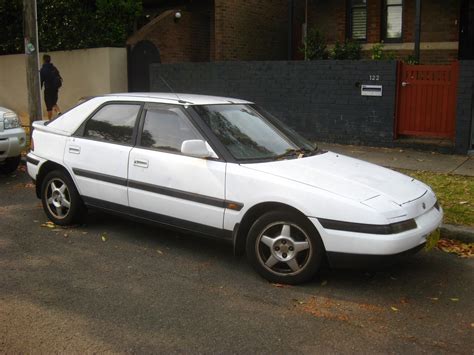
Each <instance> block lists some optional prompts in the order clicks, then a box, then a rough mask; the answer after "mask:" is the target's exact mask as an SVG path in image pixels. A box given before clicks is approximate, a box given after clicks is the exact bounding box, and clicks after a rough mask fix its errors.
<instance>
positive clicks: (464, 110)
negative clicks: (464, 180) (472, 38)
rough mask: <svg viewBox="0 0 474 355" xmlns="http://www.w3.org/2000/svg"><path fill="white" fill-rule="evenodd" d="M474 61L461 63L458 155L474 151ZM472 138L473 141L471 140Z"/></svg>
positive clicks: (457, 126) (457, 110)
mask: <svg viewBox="0 0 474 355" xmlns="http://www.w3.org/2000/svg"><path fill="white" fill-rule="evenodd" d="M473 105H474V61H473V60H469V61H468V60H461V61H460V62H459V84H458V103H457V107H456V148H455V150H456V153H460V154H465V153H466V152H467V151H468V150H470V149H474V147H473V146H471V144H474V132H471V129H473V128H474V127H472V124H473V122H474V107H473ZM471 137H473V138H472V140H471Z"/></svg>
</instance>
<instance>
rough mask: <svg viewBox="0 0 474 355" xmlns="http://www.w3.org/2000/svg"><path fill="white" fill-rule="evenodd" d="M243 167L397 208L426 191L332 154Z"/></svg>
mask: <svg viewBox="0 0 474 355" xmlns="http://www.w3.org/2000/svg"><path fill="white" fill-rule="evenodd" d="M243 166H244V167H247V168H249V169H253V170H257V171H260V172H264V173H268V174H271V175H274V176H279V177H281V178H285V179H289V180H292V181H295V182H299V183H302V184H306V185H309V186H312V187H315V188H318V189H322V190H326V191H329V192H331V193H335V194H337V195H340V196H343V197H346V198H349V199H352V200H356V201H359V202H364V201H367V200H371V199H373V198H375V197H378V196H383V197H385V198H387V199H389V200H390V201H393V202H395V203H396V204H398V205H400V206H401V205H403V204H404V203H407V202H411V201H413V200H416V199H418V198H420V197H421V196H423V195H424V194H425V193H426V192H427V189H428V187H427V186H426V185H424V184H422V183H421V182H419V181H417V180H415V179H413V178H411V177H408V176H406V175H403V174H400V173H397V172H395V171H393V170H390V169H386V168H383V167H380V166H378V165H375V164H371V163H367V162H364V161H361V160H358V159H353V158H350V157H346V156H344V155H340V154H336V153H332V152H327V153H324V154H319V155H315V156H312V157H306V158H302V159H288V160H279V161H274V162H266V163H256V164H243Z"/></svg>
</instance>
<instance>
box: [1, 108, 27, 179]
mask: <svg viewBox="0 0 474 355" xmlns="http://www.w3.org/2000/svg"><path fill="white" fill-rule="evenodd" d="M25 146H26V135H25V130H24V129H23V128H21V124H20V120H19V119H18V116H17V114H16V113H15V112H13V111H12V110H9V109H7V108H5V107H0V173H4V174H9V173H11V172H13V171H15V170H16V168H17V167H18V165H19V164H20V160H21V151H22V150H23V149H24V148H25Z"/></svg>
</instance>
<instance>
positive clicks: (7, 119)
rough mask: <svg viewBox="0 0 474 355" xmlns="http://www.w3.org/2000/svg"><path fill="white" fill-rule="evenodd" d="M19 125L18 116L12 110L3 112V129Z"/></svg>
mask: <svg viewBox="0 0 474 355" xmlns="http://www.w3.org/2000/svg"><path fill="white" fill-rule="evenodd" d="M19 127H20V120H19V119H18V116H17V115H16V113H14V112H7V113H5V114H3V128H4V129H12V128H19Z"/></svg>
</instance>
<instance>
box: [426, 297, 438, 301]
mask: <svg viewBox="0 0 474 355" xmlns="http://www.w3.org/2000/svg"><path fill="white" fill-rule="evenodd" d="M428 298H429V299H430V300H432V301H437V300H439V298H438V297H428Z"/></svg>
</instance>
